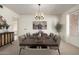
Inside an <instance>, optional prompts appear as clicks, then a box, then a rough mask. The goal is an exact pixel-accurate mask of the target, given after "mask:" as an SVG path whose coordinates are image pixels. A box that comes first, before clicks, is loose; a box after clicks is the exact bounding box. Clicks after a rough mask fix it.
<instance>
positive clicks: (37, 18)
mask: <svg viewBox="0 0 79 59" xmlns="http://www.w3.org/2000/svg"><path fill="white" fill-rule="evenodd" d="M40 6H41V4H38V7H39V10H38V13H36V16H35V19H36V20H43V19H44V15H43V13H42V12H41V8H40Z"/></svg>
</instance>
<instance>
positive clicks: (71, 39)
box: [61, 5, 79, 47]
mask: <svg viewBox="0 0 79 59" xmlns="http://www.w3.org/2000/svg"><path fill="white" fill-rule="evenodd" d="M78 9H79V5H76V6H74V7H73V8H71V9H70V10H68V11H66V12H65V13H64V14H62V16H61V23H62V24H63V30H62V32H61V35H62V39H63V40H65V41H66V42H68V43H70V44H72V45H74V46H77V47H79V34H78V33H76V34H75V35H69V36H67V32H68V31H67V24H68V23H67V18H66V17H67V14H71V13H72V12H74V11H76V10H78ZM69 26H70V25H69ZM69 30H70V29H69Z"/></svg>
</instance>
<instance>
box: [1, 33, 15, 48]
mask: <svg viewBox="0 0 79 59" xmlns="http://www.w3.org/2000/svg"><path fill="white" fill-rule="evenodd" d="M13 41H14V32H3V33H0V47H2V46H4V45H6V44H9V43H11V44H12V42H13Z"/></svg>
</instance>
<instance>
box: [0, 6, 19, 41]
mask: <svg viewBox="0 0 79 59" xmlns="http://www.w3.org/2000/svg"><path fill="white" fill-rule="evenodd" d="M0 16H3V17H4V19H6V21H7V23H8V24H9V25H10V27H9V29H8V31H14V32H15V34H17V30H18V29H17V25H18V23H16V22H18V19H19V14H17V13H15V12H14V11H12V10H10V9H8V8H7V7H5V6H3V8H0ZM15 23H16V24H15ZM0 32H3V30H0ZM16 39H17V35H15V40H16Z"/></svg>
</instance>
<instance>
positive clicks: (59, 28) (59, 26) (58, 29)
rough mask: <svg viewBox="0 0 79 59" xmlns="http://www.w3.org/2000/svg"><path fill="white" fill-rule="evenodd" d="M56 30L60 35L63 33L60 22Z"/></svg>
mask: <svg viewBox="0 0 79 59" xmlns="http://www.w3.org/2000/svg"><path fill="white" fill-rule="evenodd" d="M55 28H56V31H57V32H58V33H60V32H61V29H62V24H60V23H59V22H58V23H57V24H56V26H55Z"/></svg>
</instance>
